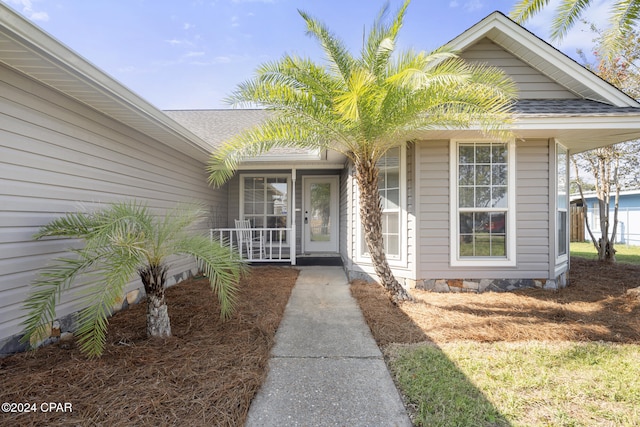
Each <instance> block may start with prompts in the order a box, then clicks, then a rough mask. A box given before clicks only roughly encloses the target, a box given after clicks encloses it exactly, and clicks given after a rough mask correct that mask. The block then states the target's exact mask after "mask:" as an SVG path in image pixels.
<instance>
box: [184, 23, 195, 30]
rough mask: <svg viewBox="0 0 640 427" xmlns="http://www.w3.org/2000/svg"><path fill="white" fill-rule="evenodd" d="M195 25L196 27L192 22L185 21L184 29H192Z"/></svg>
mask: <svg viewBox="0 0 640 427" xmlns="http://www.w3.org/2000/svg"><path fill="white" fill-rule="evenodd" d="M193 27H194V25H192V24H190V23H188V22H185V23H184V24H183V25H182V29H183V30H190V29H192V28H193Z"/></svg>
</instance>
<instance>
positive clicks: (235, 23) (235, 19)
mask: <svg viewBox="0 0 640 427" xmlns="http://www.w3.org/2000/svg"><path fill="white" fill-rule="evenodd" d="M238 21H239V18H238V17H237V16H232V17H231V26H232V27H239V26H240V22H238Z"/></svg>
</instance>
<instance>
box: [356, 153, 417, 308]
mask: <svg viewBox="0 0 640 427" xmlns="http://www.w3.org/2000/svg"><path fill="white" fill-rule="evenodd" d="M355 168H356V180H357V182H358V187H359V190H360V220H361V221H362V226H363V228H364V238H365V241H366V243H367V249H368V250H369V255H370V256H371V262H372V263H373V268H374V269H375V272H376V274H377V275H378V278H380V281H381V283H382V286H384V287H385V289H387V290H388V291H389V292H390V293H391V298H392V301H393V302H400V301H410V300H411V296H410V295H409V293H408V292H407V291H406V289H404V288H403V287H402V285H401V284H400V283H398V281H397V280H396V278H395V277H394V276H393V273H392V272H391V267H389V263H388V262H387V256H386V254H385V252H384V242H383V240H382V206H381V203H380V191H379V189H378V168H377V167H376V165H375V164H372V163H371V162H369V161H359V162H356V163H355Z"/></svg>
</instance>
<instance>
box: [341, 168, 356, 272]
mask: <svg viewBox="0 0 640 427" xmlns="http://www.w3.org/2000/svg"><path fill="white" fill-rule="evenodd" d="M352 181H353V178H352V176H351V163H348V164H347V166H346V167H345V168H344V169H343V170H342V171H341V173H340V243H339V251H340V256H341V257H342V262H343V264H344V267H345V268H347V269H349V268H351V264H352V262H353V259H352V257H351V248H352V247H353V241H352V240H351V234H352V233H351V230H353V229H354V228H353V224H352V223H351V221H352V218H353V215H352V211H353V203H352V199H351V198H350V197H349V195H350V194H351V192H350V191H349V190H350V186H351V185H352Z"/></svg>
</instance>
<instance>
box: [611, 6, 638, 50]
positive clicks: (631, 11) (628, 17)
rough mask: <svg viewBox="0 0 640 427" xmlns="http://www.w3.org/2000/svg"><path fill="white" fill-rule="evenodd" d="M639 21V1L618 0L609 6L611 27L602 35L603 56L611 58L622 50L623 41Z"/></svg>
mask: <svg viewBox="0 0 640 427" xmlns="http://www.w3.org/2000/svg"><path fill="white" fill-rule="evenodd" d="M638 20H640V1H638V0H619V1H617V2H615V3H614V4H613V5H612V6H611V16H610V18H609V22H610V23H611V26H610V27H609V28H608V29H607V30H606V31H605V32H604V34H603V43H602V47H603V48H604V52H603V53H604V54H605V55H606V56H607V57H609V58H612V57H613V56H614V54H615V53H616V52H620V51H622V50H623V46H624V40H625V39H626V37H627V36H628V34H630V33H631V32H633V28H634V26H635V25H636V24H637V23H638Z"/></svg>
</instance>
